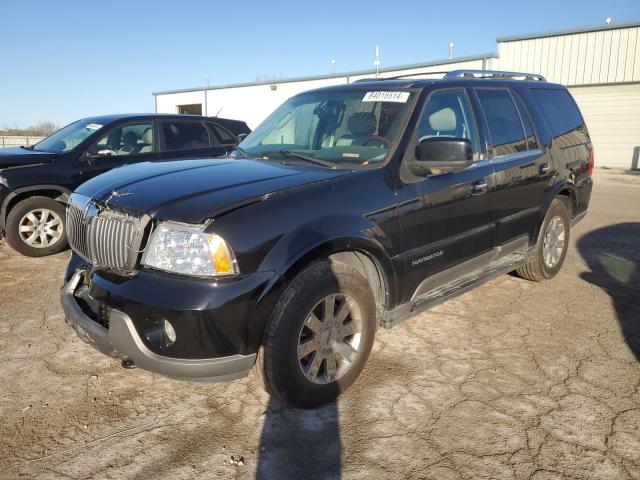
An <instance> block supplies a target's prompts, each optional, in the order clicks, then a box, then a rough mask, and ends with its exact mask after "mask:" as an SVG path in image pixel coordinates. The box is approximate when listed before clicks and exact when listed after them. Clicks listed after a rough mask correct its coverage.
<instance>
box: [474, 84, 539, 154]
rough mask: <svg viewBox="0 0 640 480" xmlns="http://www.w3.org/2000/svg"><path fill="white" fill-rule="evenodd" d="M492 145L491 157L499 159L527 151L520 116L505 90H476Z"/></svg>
mask: <svg viewBox="0 0 640 480" xmlns="http://www.w3.org/2000/svg"><path fill="white" fill-rule="evenodd" d="M476 93H477V94H478V98H479V99H480V104H481V105H482V109H483V110H484V114H485V118H486V119H487V123H488V124H489V134H490V135H491V143H492V145H493V156H494V157H499V156H502V155H509V154H511V153H517V152H522V151H525V150H527V144H526V142H525V135H524V130H523V129H522V123H521V122H520V116H519V115H518V111H517V110H516V106H515V105H514V104H513V100H512V99H511V95H510V94H509V92H508V91H507V90H498V89H484V88H479V89H477V90H476Z"/></svg>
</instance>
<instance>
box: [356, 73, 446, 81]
mask: <svg viewBox="0 0 640 480" xmlns="http://www.w3.org/2000/svg"><path fill="white" fill-rule="evenodd" d="M447 73H449V72H448V71H446V72H445V71H443V72H415V73H403V74H401V75H394V76H392V77H378V78H370V77H369V78H360V79H358V80H355V81H354V82H353V83H358V82H379V81H383V80H401V79H403V78H407V79H409V80H433V79H431V78H414V79H412V78H410V77H416V76H421V75H445V74H447Z"/></svg>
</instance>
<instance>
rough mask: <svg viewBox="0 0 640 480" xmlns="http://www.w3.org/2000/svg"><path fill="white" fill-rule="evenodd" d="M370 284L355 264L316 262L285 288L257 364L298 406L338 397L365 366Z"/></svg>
mask: <svg viewBox="0 0 640 480" xmlns="http://www.w3.org/2000/svg"><path fill="white" fill-rule="evenodd" d="M375 312H376V309H375V301H374V298H373V293H372V291H371V288H370V286H369V284H368V282H367V281H366V279H365V278H364V277H363V276H362V275H361V274H360V273H359V272H358V271H357V270H356V269H354V268H353V267H351V266H349V265H347V264H344V263H340V262H332V261H322V262H318V263H315V264H313V265H311V266H310V267H308V268H307V269H306V270H304V271H303V272H302V273H300V274H299V275H298V276H297V277H296V278H295V279H294V280H293V281H292V282H291V284H290V285H289V286H288V287H287V289H286V290H285V292H284V293H283V295H282V298H281V299H280V301H279V303H278V305H277V306H276V308H275V311H274V313H273V315H272V317H271V319H270V321H269V324H268V325H267V331H266V333H265V341H264V345H263V347H262V348H261V351H260V355H259V359H258V364H257V368H258V369H259V370H260V373H261V376H262V379H263V381H264V384H265V387H266V389H267V391H268V392H269V393H270V394H271V395H273V396H275V397H276V398H278V399H279V400H280V401H282V402H284V403H286V404H288V405H290V406H294V407H299V408H311V407H315V406H318V405H321V404H323V403H327V402H329V401H332V400H334V399H335V398H337V397H338V395H340V394H341V393H342V392H343V391H344V390H345V389H347V388H348V387H349V386H350V385H351V384H352V383H353V382H354V381H355V380H356V379H357V378H358V376H359V375H360V372H361V371H362V369H363V368H364V365H365V363H366V362H367V359H368V358H369V353H370V352H371V347H372V345H373V340H374V336H375V330H376V313H375Z"/></svg>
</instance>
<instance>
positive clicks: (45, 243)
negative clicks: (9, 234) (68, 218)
mask: <svg viewBox="0 0 640 480" xmlns="http://www.w3.org/2000/svg"><path fill="white" fill-rule="evenodd" d="M63 231H64V225H63V222H62V219H61V218H60V216H59V215H58V214H57V213H56V212H54V211H52V210H49V209H48V208H37V209H34V210H31V211H30V212H28V213H27V214H26V215H25V216H24V217H22V219H21V220H20V223H19V225H18V233H19V234H20V239H21V240H22V241H23V242H24V243H26V244H27V245H29V246H30V247H34V248H47V247H50V246H52V245H54V244H55V243H56V242H58V240H60V238H61V237H62V233H63Z"/></svg>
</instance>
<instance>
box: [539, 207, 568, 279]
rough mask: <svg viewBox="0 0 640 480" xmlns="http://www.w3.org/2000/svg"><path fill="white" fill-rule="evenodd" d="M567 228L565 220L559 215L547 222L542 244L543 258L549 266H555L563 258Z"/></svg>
mask: <svg viewBox="0 0 640 480" xmlns="http://www.w3.org/2000/svg"><path fill="white" fill-rule="evenodd" d="M565 234H566V229H565V225H564V221H563V220H562V218H561V217H560V216H558V215H556V216H555V217H553V218H552V219H551V221H550V222H549V223H548V224H547V229H546V231H545V233H544V241H543V244H542V258H543V259H544V263H545V265H546V266H547V268H553V267H555V266H556V265H557V264H558V262H559V261H560V259H561V258H562V252H563V251H564V243H565Z"/></svg>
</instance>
